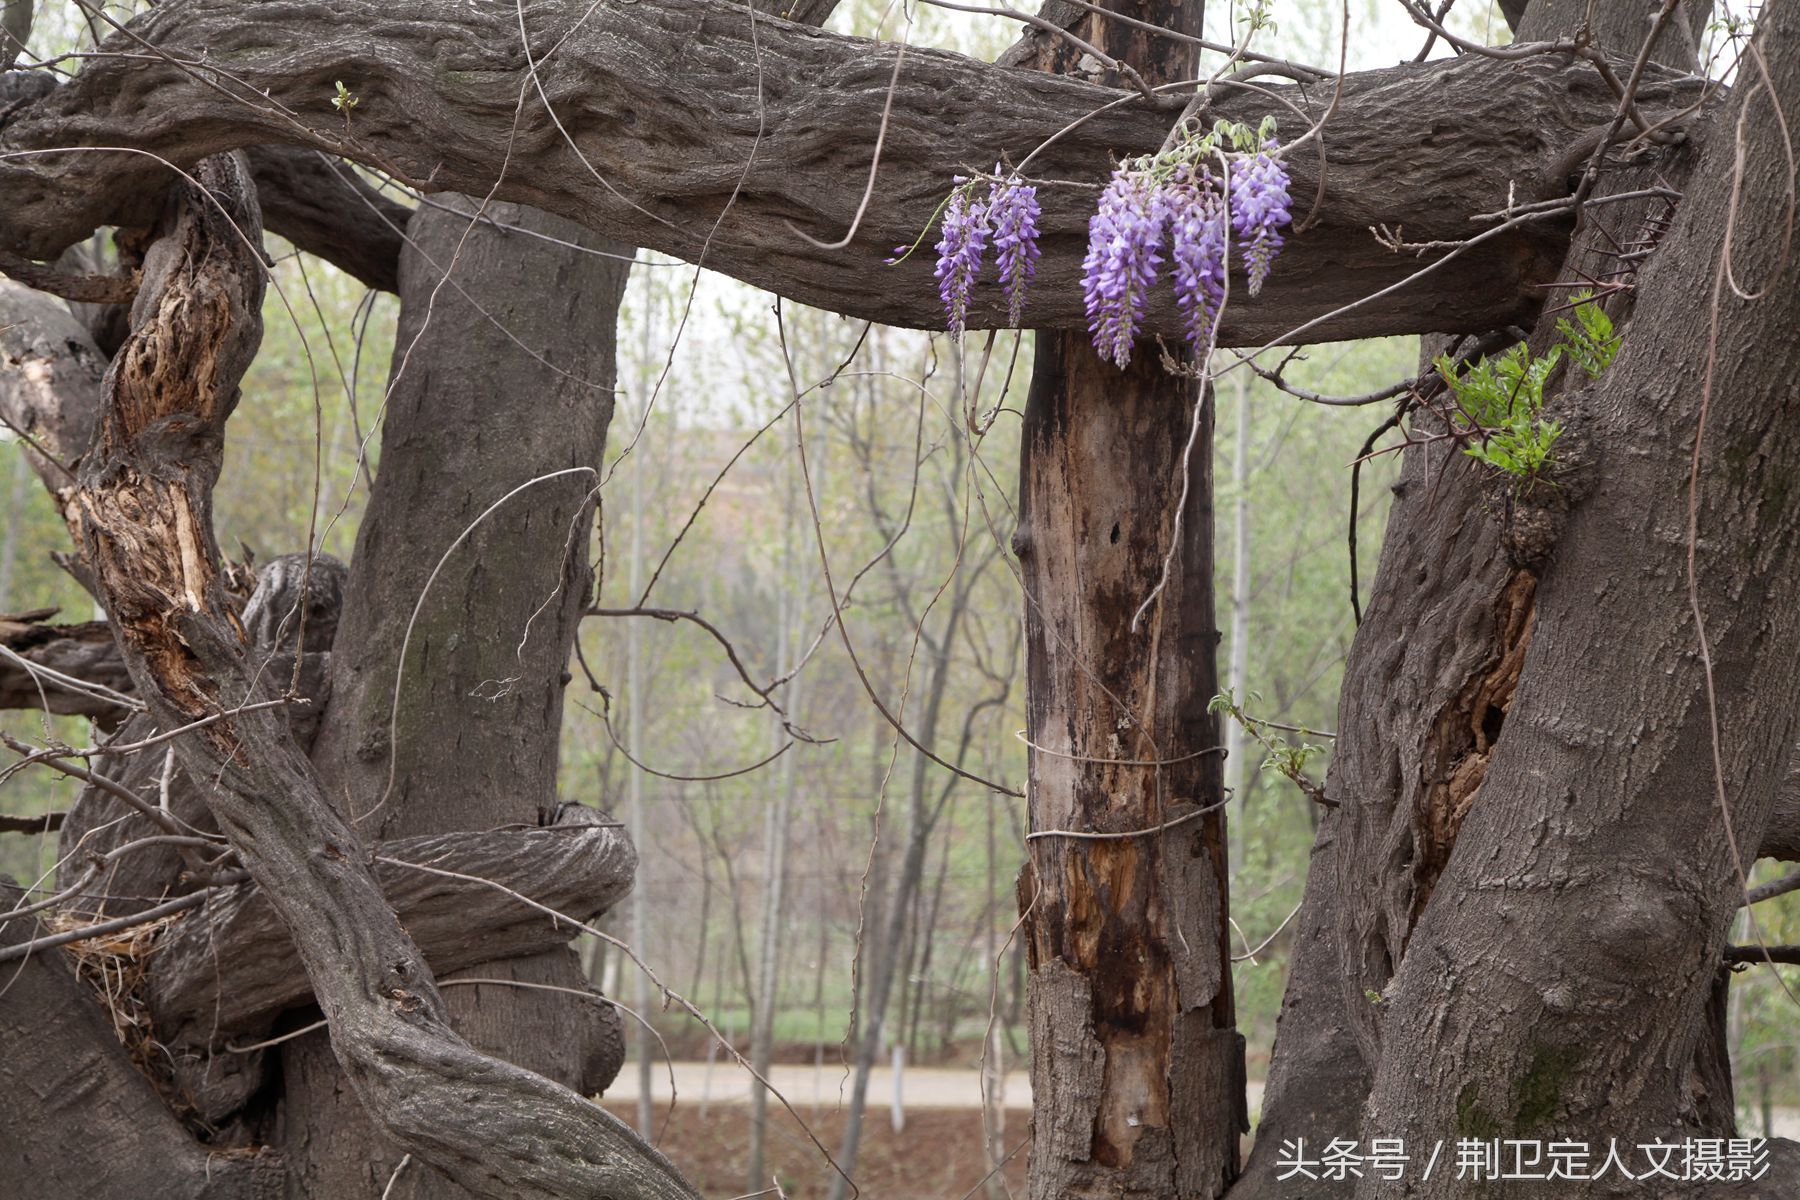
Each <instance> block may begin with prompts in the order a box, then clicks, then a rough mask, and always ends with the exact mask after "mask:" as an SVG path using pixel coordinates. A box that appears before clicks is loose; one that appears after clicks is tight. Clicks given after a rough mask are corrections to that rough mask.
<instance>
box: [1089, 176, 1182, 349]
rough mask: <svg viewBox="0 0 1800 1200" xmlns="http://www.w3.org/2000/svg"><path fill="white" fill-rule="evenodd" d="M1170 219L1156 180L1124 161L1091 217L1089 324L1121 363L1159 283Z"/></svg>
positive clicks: (1102, 346)
mask: <svg viewBox="0 0 1800 1200" xmlns="http://www.w3.org/2000/svg"><path fill="white" fill-rule="evenodd" d="M1167 219H1168V209H1167V206H1166V205H1165V204H1163V203H1161V202H1159V201H1158V199H1157V195H1156V187H1155V185H1154V183H1153V182H1152V181H1151V180H1150V179H1149V178H1148V177H1146V176H1145V175H1142V174H1139V173H1137V172H1134V171H1130V170H1128V169H1127V168H1126V167H1124V166H1123V165H1121V166H1120V167H1119V168H1118V169H1117V170H1115V171H1114V172H1113V177H1112V182H1111V183H1109V184H1107V185H1106V190H1105V191H1104V192H1102V193H1101V194H1100V207H1099V210H1098V211H1096V212H1095V213H1094V216H1093V218H1092V219H1091V220H1089V221H1088V252H1087V258H1086V260H1085V261H1084V262H1083V263H1082V270H1083V278H1082V286H1083V289H1084V291H1085V292H1086V295H1087V314H1088V329H1089V330H1090V331H1091V332H1092V333H1093V335H1094V349H1096V350H1098V351H1099V352H1100V357H1102V358H1110V359H1111V360H1112V361H1113V362H1114V363H1116V364H1118V365H1119V366H1121V367H1123V366H1125V364H1127V363H1129V362H1130V361H1131V342H1132V338H1133V336H1134V335H1135V334H1136V333H1137V328H1138V325H1139V324H1141V323H1142V321H1143V319H1144V301H1145V298H1146V297H1147V296H1148V295H1149V293H1150V289H1151V288H1152V287H1153V286H1155V284H1156V268H1157V266H1158V265H1159V264H1160V263H1161V262H1162V255H1161V254H1160V253H1159V251H1160V250H1161V248H1162V241H1163V227H1164V224H1165V223H1166V221H1167Z"/></svg>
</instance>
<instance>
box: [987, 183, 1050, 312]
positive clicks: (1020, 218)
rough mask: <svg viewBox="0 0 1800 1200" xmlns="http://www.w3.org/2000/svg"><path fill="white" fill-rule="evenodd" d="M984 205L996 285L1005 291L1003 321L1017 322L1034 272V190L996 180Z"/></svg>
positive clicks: (1036, 227) (1037, 212) (1037, 211)
mask: <svg viewBox="0 0 1800 1200" xmlns="http://www.w3.org/2000/svg"><path fill="white" fill-rule="evenodd" d="M987 207H988V214H989V216H990V217H991V218H992V220H993V225H994V261H995V265H996V266H998V267H999V268H1000V286H1001V287H1003V288H1004V289H1005V290H1006V303H1007V322H1008V323H1009V324H1012V325H1017V324H1018V323H1019V316H1020V313H1021V312H1022V311H1023V310H1024V307H1025V289H1026V288H1028V287H1030V286H1031V277H1032V276H1033V275H1034V274H1035V273H1036V272H1037V259H1038V244H1037V239H1038V225H1037V223H1038V214H1039V211H1040V210H1039V208H1038V198H1037V189H1036V188H1035V187H1032V186H1031V185H1030V184H1026V183H1019V182H1017V179H1016V177H1015V179H1014V180H1012V181H1009V182H1007V183H996V184H994V185H993V187H992V188H990V189H989V191H988V205H987Z"/></svg>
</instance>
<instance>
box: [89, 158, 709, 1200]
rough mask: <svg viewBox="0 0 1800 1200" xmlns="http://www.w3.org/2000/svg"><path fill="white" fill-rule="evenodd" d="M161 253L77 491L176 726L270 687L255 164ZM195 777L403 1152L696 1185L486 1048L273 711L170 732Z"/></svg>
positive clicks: (220, 176)
mask: <svg viewBox="0 0 1800 1200" xmlns="http://www.w3.org/2000/svg"><path fill="white" fill-rule="evenodd" d="M196 176H197V179H198V181H199V183H200V185H201V187H198V188H196V187H194V186H192V185H188V184H182V185H180V186H178V187H177V188H176V189H174V196H175V200H174V201H173V202H172V203H171V204H170V206H169V210H168V212H167V213H166V214H165V216H164V217H163V218H162V220H161V221H160V222H159V230H158V238H157V240H156V242H155V243H154V244H153V245H152V247H151V249H150V251H149V253H148V254H147V256H146V259H145V266H144V284H143V288H142V290H141V291H140V292H139V295H138V300H137V303H136V305H135V306H134V309H133V313H132V334H131V337H130V338H129V339H128V341H127V342H126V344H125V346H124V347H123V349H122V350H121V351H120V353H119V355H118V356H117V357H116V358H115V360H114V363H113V366H112V368H111V370H110V371H109V372H108V376H107V384H108V402H109V403H108V408H107V411H106V414H105V418H104V423H103V425H102V428H101V433H100V436H99V439H98V440H97V442H96V444H95V446H94V448H93V449H92V450H91V451H90V452H89V455H88V457H87V458H86V459H85V460H84V461H83V464H82V472H81V488H80V490H79V491H78V492H77V493H76V495H75V497H74V499H73V501H72V503H71V506H70V507H71V512H72V514H73V516H72V522H71V523H72V524H73V525H74V526H75V528H76V529H77V531H78V533H79V535H80V541H81V542H82V545H83V548H84V550H85V551H86V554H87V559H88V562H89V564H90V565H91V566H92V568H93V571H94V574H95V577H96V579H97V582H98V584H99V586H100V588H101V590H102V591H103V593H104V594H105V598H106V602H107V607H108V610H109V611H110V612H111V614H112V616H113V619H114V622H115V624H116V627H117V629H118V632H119V640H120V644H121V648H122V649H123V651H124V654H125V660H126V663H127V665H128V667H129V668H130V670H131V673H132V677H133V679H134V680H135V681H136V682H137V685H138V691H139V694H140V695H141V696H143V697H144V699H145V700H146V702H147V703H148V704H149V706H150V709H151V711H152V713H154V714H155V715H156V717H157V719H158V720H159V721H162V722H164V723H165V724H167V725H168V726H171V727H172V726H174V725H178V724H181V723H183V722H186V721H191V720H193V719H195V718H197V717H200V716H205V715H207V714H212V713H217V712H219V711H221V710H224V709H232V708H235V707H236V706H237V705H239V704H241V703H242V701H243V700H245V699H247V698H249V697H252V696H254V697H256V698H258V699H264V698H267V697H268V696H269V695H270V685H269V683H267V682H266V681H264V680H263V679H261V678H260V677H259V676H258V674H257V673H256V672H255V671H254V668H253V666H252V664H251V662H250V661H249V659H248V657H247V656H246V653H245V648H244V643H243V638H242V635H241V634H240V632H239V631H238V628H237V626H236V623H235V619H234V618H233V616H232V612H231V607H230V605H229V603H228V601H227V600H226V597H225V591H224V586H223V581H222V578H221V571H220V567H219V558H218V550H217V546H216V544H215V542H214V538H213V533H212V528H211V520H210V511H209V504H210V493H211V488H212V483H213V479H214V478H215V477H216V474H217V472H218V468H219V459H220V447H221V443H222V436H223V429H224V424H225V421H226V418H227V417H228V416H229V414H230V412H231V410H232V408H233V406H234V405H235V403H236V400H237V382H238V379H239V378H240V376H241V374H242V372H243V370H244V368H245V367H246V366H247V364H248V362H249V359H250V357H251V355H252V354H253V353H254V351H255V347H256V344H257V342H258V340H259V338H260V334H261V327H260V319H259V308H260V301H261V296H262V265H261V263H260V262H259V261H258V249H257V246H256V241H257V236H258V235H259V234H260V224H259V219H258V214H257V212H256V207H255V200H254V194H253V192H252V190H251V185H250V180H249V176H248V169H247V167H246V166H245V165H244V163H243V161H242V160H241V158H236V157H233V156H215V157H212V158H209V159H207V160H205V161H204V162H202V163H200V164H199V165H198V167H197V169H196ZM175 746H176V752H177V756H178V759H179V761H180V764H181V766H182V768H183V769H184V770H185V771H186V773H187V775H188V776H189V777H190V778H192V779H203V780H206V781H208V783H209V789H210V790H209V792H208V796H207V802H208V804H209V806H210V807H211V809H212V812H213V815H214V816H215V818H216V819H217V820H218V823H219V826H220V828H221V829H222V830H223V831H224V833H225V834H226V836H227V837H228V838H229V839H230V841H231V843H232V846H233V848H234V849H236V850H237V852H238V855H239V858H240V860H241V861H242V863H243V865H244V867H245V868H246V869H247V870H248V871H249V872H250V874H251V876H252V878H254V879H255V880H256V882H257V884H258V885H259V886H260V887H261V889H262V891H263V893H264V894H265V895H266V896H267V897H268V898H269V900H270V902H271V904H272V905H273V907H274V908H275V910H276V912H277V913H279V914H280V916H281V917H282V919H283V921H284V922H285V923H286V924H287V926H288V929H289V933H290V935H291V936H292V938H293V941H294V946H295V949H296V951H297V953H298V957H299V960H300V961H301V962H302V963H303V964H304V965H305V967H306V971H307V974H308V976H309V977H310V979H311V981H312V985H313V992H314V995H315V996H316V997H317V999H318V1002H319V1006H320V1008H321V1009H322V1010H323V1011H324V1012H325V1015H326V1017H327V1018H328V1019H329V1021H330V1028H331V1038H332V1046H333V1049H334V1051H335V1052H336V1055H337V1058H338V1061H339V1062H340V1063H341V1065H342V1066H343V1068H344V1073H345V1076H346V1078H347V1079H348V1081H349V1082H350V1084H351V1086H352V1087H353V1088H354V1089H355V1091H356V1093H357V1095H358V1097H359V1099H361V1101H362V1102H363V1106H364V1108H365V1109H366V1110H367V1111H368V1112H369V1113H370V1115H371V1116H372V1117H373V1118H374V1119H375V1120H376V1121H378V1122H379V1123H380V1124H381V1126H382V1127H383V1129H384V1131H385V1132H386V1133H387V1134H388V1135H389V1136H390V1137H392V1138H393V1139H394V1140H395V1141H396V1142H397V1143H399V1144H400V1145H401V1146H402V1147H404V1148H405V1149H406V1150H407V1151H409V1152H410V1153H412V1154H413V1155H415V1156H416V1157H418V1158H420V1159H421V1160H423V1161H425V1162H427V1163H429V1164H431V1165H432V1166H434V1167H436V1168H437V1169H439V1170H441V1171H443V1172H444V1173H445V1174H446V1175H448V1176H450V1177H451V1178H453V1179H455V1180H456V1181H457V1182H458V1183H460V1184H462V1185H463V1186H464V1187H467V1188H469V1189H470V1190H472V1191H475V1192H477V1193H478V1194H482V1195H490V1196H496V1197H498V1196H506V1197H541V1198H543V1200H550V1198H552V1197H562V1196H568V1195H601V1194H604V1195H610V1196H614V1197H618V1198H620V1200H637V1198H640V1197H642V1198H657V1200H662V1198H670V1200H673V1198H675V1197H681V1198H683V1200H687V1198H690V1197H692V1196H693V1195H694V1193H693V1191H692V1189H691V1188H690V1187H689V1186H688V1185H687V1183H686V1182H685V1181H684V1180H682V1179H681V1177H680V1175H679V1174H677V1173H676V1171H675V1170H674V1168H673V1167H671V1166H670V1165H669V1164H668V1163H667V1161H666V1160H664V1159H662V1157H661V1156H660V1155H658V1154H656V1153H655V1152H654V1151H653V1150H650V1149H648V1148H647V1147H644V1146H642V1145H641V1144H640V1143H638V1142H637V1141H636V1139H634V1138H633V1137H632V1136H631V1135H630V1133H629V1131H627V1130H626V1129H624V1127H623V1126H622V1125H621V1124H620V1123H619V1122H618V1121H617V1120H615V1119H614V1118H612V1117H611V1116H609V1115H608V1114H607V1113H605V1112H604V1110H602V1109H600V1108H599V1107H598V1106H596V1105H594V1104H591V1103H589V1102H588V1101H586V1100H583V1099H582V1098H581V1097H579V1096H577V1095H576V1094H575V1093H573V1092H571V1091H569V1090H568V1089H566V1088H563V1087H561V1086H558V1085H556V1084H554V1083H552V1082H550V1081H549V1080H547V1079H544V1078H543V1077H542V1076H538V1075H534V1074H532V1073H531V1072H528V1071H524V1070H521V1069H520V1068H518V1067H514V1066H512V1065H510V1064H508V1063H505V1062H502V1061H500V1060H497V1059H494V1058H492V1057H489V1056H487V1055H484V1054H481V1053H479V1052H477V1051H476V1050H474V1049H473V1048H471V1047H470V1046H469V1045H468V1044H467V1043H466V1042H464V1041H463V1040H462V1039H461V1038H459V1037H458V1036H457V1035H456V1034H455V1033H454V1032H453V1031H452V1030H451V1029H450V1028H449V1026H448V1024H447V1022H446V1019H445V1009H444V1004H443V999H442V997H441V996H439V994H438V992H437V988H436V986H435V984H434V983H433V982H432V976H431V972H430V969H429V967H428V966H427V965H426V963H425V960H424V958H423V956H422V955H421V954H420V953H419V950H418V948H417V947H416V945H415V944H414V943H413V942H412V941H411V939H410V938H409V937H408V936H407V934H406V932H405V930H404V929H403V928H402V927H401V925H400V923H399V921H398V919H397V918H396V917H395V915H394V912H393V909H392V908H390V907H389V906H388V904H387V901H386V899H385V898H384V897H383V895H382V893H381V890H380V886H379V883H378V881H377V880H376V878H375V875H374V873H373V871H372V870H371V868H370V862H369V858H368V855H367V852H366V851H365V850H364V849H363V848H362V847H361V845H360V842H359V839H358V837H357V835H356V833H355V831H354V830H353V829H352V828H351V827H350V825H349V824H348V823H347V822H346V821H345V820H344V818H343V817H342V816H341V815H340V814H339V813H338V812H337V811H336V810H335V809H334V808H333V806H332V805H331V803H330V801H329V800H328V798H327V797H326V796H325V794H324V792H323V790H322V789H321V787H320V785H319V781H318V777H317V775H316V774H315V773H314V772H313V769H312V767H311V765H310V764H309V763H308V762H307V760H306V758H305V756H304V755H303V754H302V753H301V752H300V750H299V748H298V747H297V746H296V744H295V742H294V739H293V737H292V735H291V733H290V732H289V730H288V728H287V724H286V720H285V718H284V717H282V716H281V715H280V714H279V713H275V712H272V711H271V710H269V709H257V710H254V711H249V712H238V713H237V714H236V715H234V716H232V717H230V718H228V719H226V720H223V721H218V722H216V723H215V724H212V725H209V726H206V727H205V728H204V729H202V730H200V731H198V732H197V733H196V734H194V735H192V736H189V737H186V738H183V739H180V740H178V741H177V742H176V743H175Z"/></svg>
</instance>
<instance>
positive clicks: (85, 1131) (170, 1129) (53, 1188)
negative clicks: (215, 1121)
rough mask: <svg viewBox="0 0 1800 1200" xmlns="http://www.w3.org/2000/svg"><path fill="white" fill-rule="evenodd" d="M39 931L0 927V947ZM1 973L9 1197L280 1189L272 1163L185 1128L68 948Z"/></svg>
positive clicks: (31, 926)
mask: <svg viewBox="0 0 1800 1200" xmlns="http://www.w3.org/2000/svg"><path fill="white" fill-rule="evenodd" d="M5 883H6V884H8V885H10V884H11V881H10V880H7V881H5ZM0 894H4V895H6V896H7V898H8V902H10V901H11V898H12V897H14V896H16V895H17V894H18V893H17V892H16V890H13V889H12V887H11V886H8V887H5V888H0ZM42 932H43V931H42V929H41V927H39V926H38V924H37V922H35V921H33V920H31V919H30V918H25V919H22V920H12V921H8V922H6V923H4V924H0V946H11V945H16V944H18V943H20V942H23V941H25V940H27V939H29V938H32V937H36V936H38V935H40V934H41V933H42ZM5 978H6V980H7V984H6V998H5V1001H4V1003H0V1162H4V1163H5V1164H6V1189H7V1194H8V1195H15V1196H32V1197H38V1198H42V1200H60V1198H61V1197H73V1196H95V1197H107V1196H194V1197H200V1198H201V1200H251V1198H252V1197H269V1196H274V1195H279V1194H280V1189H281V1183H282V1178H281V1173H280V1169H279V1167H280V1164H279V1160H278V1159H276V1158H275V1157H274V1156H266V1157H265V1156H259V1155H244V1154H220V1153H217V1152H215V1151H213V1150H212V1149H210V1148H209V1147H205V1146H202V1145H200V1143H198V1142H196V1141H195V1140H194V1139H193V1138H192V1137H191V1136H190V1135H189V1133H188V1131H187V1130H186V1129H184V1128H182V1126H181V1124H180V1123H179V1122H178V1121H177V1120H176V1119H175V1117H174V1116H173V1114H171V1113H170V1111H169V1109H168V1108H167V1106H166V1105H165V1104H164V1103H163V1100H162V1099H161V1097H159V1096H158V1095H157V1093H156V1091H155V1090H154V1088H153V1087H152V1085H151V1083H150V1081H149V1079H148V1078H146V1076H145V1075H144V1074H143V1073H142V1072H141V1071H140V1070H139V1069H138V1068H137V1067H136V1066H134V1065H133V1064H132V1061H131V1058H130V1056H129V1054H128V1053H127V1051H126V1049H125V1047H124V1046H122V1045H121V1044H120V1042H119V1036H118V1034H116V1033H115V1032H114V1031H113V1025H112V1022H111V1021H109V1020H108V1019H107V1018H106V1016H105V1015H104V1013H103V1010H102V1009H101V1007H100V1003H99V1001H98V999H97V998H96V996H95V994H94V992H93V990H92V989H90V988H88V987H87V986H86V985H84V984H83V983H81V982H80V981H79V980H78V979H77V978H76V976H75V972H74V970H73V967H72V963H71V960H70V959H69V958H68V957H66V956H65V955H64V954H63V953H61V952H58V951H51V952H47V953H41V954H35V955H32V956H31V957H29V958H27V959H25V960H24V961H23V962H22V963H18V964H15V965H9V966H8V967H7V968H6V975H5Z"/></svg>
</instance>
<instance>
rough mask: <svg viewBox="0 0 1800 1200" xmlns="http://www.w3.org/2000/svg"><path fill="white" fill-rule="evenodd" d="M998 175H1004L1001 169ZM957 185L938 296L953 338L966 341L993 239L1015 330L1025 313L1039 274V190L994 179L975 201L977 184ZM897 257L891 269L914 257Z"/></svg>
mask: <svg viewBox="0 0 1800 1200" xmlns="http://www.w3.org/2000/svg"><path fill="white" fill-rule="evenodd" d="M994 174H995V175H996V176H999V175H1000V166H999V164H998V163H996V164H995V166H994ZM954 182H955V183H956V184H957V188H956V190H955V191H953V192H951V193H950V199H949V200H948V201H947V202H946V203H945V205H944V217H943V228H942V233H941V234H940V236H939V238H938V244H937V250H938V261H937V279H938V294H939V295H940V296H941V297H943V301H944V326H945V328H946V329H948V330H949V331H950V335H951V336H952V337H961V336H962V333H963V328H964V323H965V322H966V321H967V319H968V315H969V299H970V297H971V296H972V295H973V294H974V291H975V280H976V279H977V278H978V277H979V276H980V275H981V260H982V254H983V252H984V251H985V250H986V249H987V244H988V240H989V238H990V237H991V238H992V239H993V243H994V265H995V266H996V267H997V268H998V269H999V272H1000V286H1001V288H1002V289H1003V290H1004V291H1005V293H1006V303H1007V312H1008V318H1009V320H1010V321H1011V322H1012V324H1014V325H1017V324H1018V323H1019V316H1020V314H1021V312H1022V311H1023V310H1024V307H1025V291H1026V289H1027V288H1028V287H1030V285H1031V278H1032V276H1033V275H1034V274H1035V273H1036V271H1037V260H1038V244H1037V241H1038V224H1037V223H1038V215H1039V212H1040V210H1039V208H1038V198H1037V188H1035V187H1033V186H1031V185H1030V184H1028V183H1025V182H1024V181H1023V180H1021V179H1020V178H1019V177H1018V176H1017V175H1013V176H1010V177H1006V178H999V179H996V181H995V182H993V183H991V184H989V186H988V192H987V198H986V199H985V200H977V199H976V188H977V186H978V182H979V181H970V180H967V179H964V178H963V177H962V176H960V175H959V176H957V178H956V179H955V181H954ZM894 253H895V257H893V258H890V259H888V262H889V263H890V264H891V263H896V262H899V261H900V259H902V258H905V257H906V255H907V254H909V253H911V251H910V249H909V248H908V247H905V246H900V247H896V248H895V251H894Z"/></svg>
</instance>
